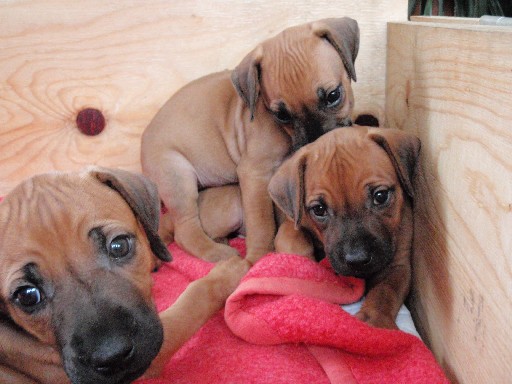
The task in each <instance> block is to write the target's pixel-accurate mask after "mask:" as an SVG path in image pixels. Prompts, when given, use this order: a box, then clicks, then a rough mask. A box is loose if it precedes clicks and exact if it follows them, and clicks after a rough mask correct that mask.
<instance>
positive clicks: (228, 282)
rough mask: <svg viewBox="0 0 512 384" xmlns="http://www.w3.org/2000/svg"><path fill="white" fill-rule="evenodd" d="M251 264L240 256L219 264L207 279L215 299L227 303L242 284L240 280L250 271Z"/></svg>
mask: <svg viewBox="0 0 512 384" xmlns="http://www.w3.org/2000/svg"><path fill="white" fill-rule="evenodd" d="M250 267H251V264H250V263H249V262H248V261H247V260H245V259H241V258H240V257H239V256H233V257H230V258H229V259H227V260H223V261H220V262H218V263H217V264H216V265H215V267H214V268H213V269H212V270H211V271H210V273H208V275H207V276H206V278H207V279H208V280H209V281H210V284H211V288H212V289H211V293H212V294H213V295H214V297H215V299H216V300H218V301H220V302H225V301H226V299H227V298H228V297H229V295H231V294H232V293H233V292H234V290H235V289H236V288H237V287H238V284H240V280H242V278H243V277H244V276H245V274H246V273H247V271H249V269H250Z"/></svg>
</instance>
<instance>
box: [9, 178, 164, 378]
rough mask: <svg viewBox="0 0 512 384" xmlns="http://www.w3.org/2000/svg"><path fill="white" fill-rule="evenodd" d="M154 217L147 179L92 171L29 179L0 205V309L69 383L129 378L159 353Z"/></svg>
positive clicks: (154, 198) (159, 250)
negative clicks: (56, 353)
mask: <svg viewBox="0 0 512 384" xmlns="http://www.w3.org/2000/svg"><path fill="white" fill-rule="evenodd" d="M158 210H159V200H158V195H157V193H156V188H155V187H154V185H152V184H151V183H150V182H148V181H147V180H145V179H144V178H142V177H141V176H136V175H132V174H130V173H128V172H122V171H110V170H107V169H98V168H96V169H91V170H89V171H87V172H84V173H81V174H78V173H55V174H47V175H40V176H36V177H34V178H32V179H29V180H27V181H25V182H23V183H22V184H20V185H19V186H18V187H17V188H15V190H13V191H12V192H11V193H10V194H9V195H8V196H7V197H6V198H5V199H4V201H2V202H1V203H0V223H1V224H0V225H1V226H0V276H2V278H1V280H0V311H2V312H3V313H4V314H5V315H6V316H8V317H9V318H10V319H11V320H12V321H13V322H14V323H16V324H17V325H18V326H19V327H20V328H21V329H23V330H24V331H26V332H28V333H29V334H31V335H32V336H34V337H35V338H36V339H38V340H40V341H41V342H42V343H46V344H51V345H55V346H56V348H57V349H58V350H60V351H61V356H62V361H63V364H64V369H65V370H66V373H67V374H68V376H69V377H70V379H71V381H72V382H73V383H100V384H101V383H109V384H110V383H121V382H128V381H131V380H133V379H135V378H136V377H138V376H140V375H141V374H142V373H143V372H144V371H145V370H146V369H147V367H148V366H149V364H150V363H151V361H152V360H153V358H154V357H155V356H156V354H157V353H158V351H159V349H160V346H161V343H162V340H163V331H162V326H161V323H160V320H159V318H158V315H157V313H156V310H155V308H154V305H153V303H152V300H151V285H152V279H151V276H150V272H151V271H152V270H153V269H154V267H155V256H156V257H158V258H160V259H162V260H170V255H169V253H168V252H167V249H166V248H165V246H164V245H163V243H161V241H160V240H159V238H158V236H157V235H156V230H157V227H158V214H159V211H158Z"/></svg>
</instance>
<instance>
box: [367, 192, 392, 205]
mask: <svg viewBox="0 0 512 384" xmlns="http://www.w3.org/2000/svg"><path fill="white" fill-rule="evenodd" d="M372 198H373V205H384V204H387V203H388V202H389V199H390V198H391V189H377V190H376V191H375V192H373V196H372Z"/></svg>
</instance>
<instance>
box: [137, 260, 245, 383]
mask: <svg viewBox="0 0 512 384" xmlns="http://www.w3.org/2000/svg"><path fill="white" fill-rule="evenodd" d="M249 267H250V264H249V263H248V262H247V261H246V260H243V259H240V258H239V257H238V256H234V257H231V258H229V259H227V260H224V261H220V262H219V263H217V264H216V265H215V267H214V268H213V269H212V270H211V271H210V273H208V275H206V276H205V277H203V278H201V279H198V280H196V281H193V282H192V283H190V284H189V285H188V287H187V288H186V289H185V291H184V292H183V293H182V294H181V295H180V297H179V298H178V300H176V302H175V303H174V304H173V305H172V306H171V307H169V308H168V309H166V310H165V311H163V312H161V313H160V319H161V321H162V325H163V329H164V342H163V345H162V348H161V349H160V352H159V353H158V355H157V357H156V358H155V360H154V361H153V362H152V363H151V366H150V367H149V369H148V370H147V371H146V373H145V374H144V377H155V376H158V375H160V373H161V371H162V369H163V367H164V366H165V363H166V362H167V361H168V360H169V359H170V358H171V356H172V355H173V354H174V353H175V352H176V351H177V350H178V349H179V348H180V347H181V346H182V345H183V344H185V342H186V341H187V340H189V339H190V338H191V337H192V336H193V335H194V334H195V333H196V332H197V331H198V330H199V328H201V327H202V326H203V325H204V324H205V323H206V322H207V321H208V320H209V319H210V318H211V317H212V316H213V315H215V314H216V313H217V312H218V311H219V310H220V309H221V308H222V307H223V306H224V304H225V302H226V299H227V298H228V296H229V295H230V294H231V293H233V291H234V290H235V289H236V287H237V286H238V284H239V283H240V280H241V279H242V277H243V276H244V275H245V274H246V273H247V271H248V270H249Z"/></svg>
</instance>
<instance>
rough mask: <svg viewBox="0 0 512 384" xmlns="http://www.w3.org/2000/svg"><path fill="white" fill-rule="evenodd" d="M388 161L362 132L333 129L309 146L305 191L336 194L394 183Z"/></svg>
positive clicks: (395, 178) (394, 174) (391, 165)
mask: <svg viewBox="0 0 512 384" xmlns="http://www.w3.org/2000/svg"><path fill="white" fill-rule="evenodd" d="M397 181H398V179H397V175H396V172H395V169H394V167H393V164H392V162H391V159H390V158H389V156H388V155H387V154H386V152H385V151H384V150H383V149H382V148H381V147H380V146H379V145H378V144H377V143H375V142H374V141H373V140H371V139H369V138H368V137H367V136H366V133H365V131H364V130H356V129H353V128H337V129H336V130H334V131H332V132H330V133H328V134H326V135H324V136H322V137H321V138H320V139H318V140H317V141H316V142H314V143H312V144H311V149H310V153H309V156H308V159H307V166H306V188H308V189H309V192H312V191H313V190H315V189H322V188H323V189H329V190H330V191H331V193H335V194H340V193H344V191H346V190H348V189H357V190H361V189H362V188H364V187H365V186H366V185H368V184H372V183H389V184H395V183H397Z"/></svg>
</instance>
